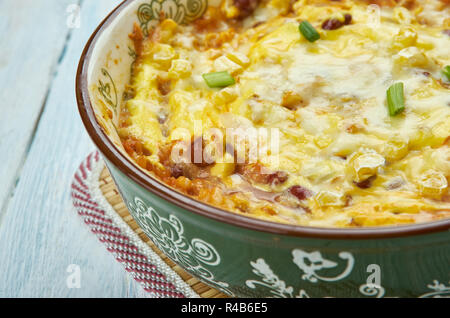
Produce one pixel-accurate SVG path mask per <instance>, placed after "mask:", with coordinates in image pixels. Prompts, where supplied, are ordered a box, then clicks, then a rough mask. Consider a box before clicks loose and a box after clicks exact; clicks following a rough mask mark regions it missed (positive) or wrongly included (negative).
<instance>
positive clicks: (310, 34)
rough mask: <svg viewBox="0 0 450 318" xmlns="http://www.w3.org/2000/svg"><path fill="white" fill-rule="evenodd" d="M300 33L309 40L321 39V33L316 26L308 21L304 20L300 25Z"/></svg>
mask: <svg viewBox="0 0 450 318" xmlns="http://www.w3.org/2000/svg"><path fill="white" fill-rule="evenodd" d="M298 28H299V30H300V33H301V34H303V36H304V37H305V38H306V39H307V40H308V41H309V42H314V41H317V40H318V39H320V34H319V33H318V32H317V31H316V29H314V27H313V26H312V25H311V23H309V22H308V21H302V23H300V25H299V27H298Z"/></svg>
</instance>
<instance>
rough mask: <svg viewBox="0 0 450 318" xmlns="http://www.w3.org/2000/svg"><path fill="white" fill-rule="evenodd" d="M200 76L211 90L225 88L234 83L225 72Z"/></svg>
mask: <svg viewBox="0 0 450 318" xmlns="http://www.w3.org/2000/svg"><path fill="white" fill-rule="evenodd" d="M202 76H203V79H204V80H205V82H206V84H207V85H208V86H209V87H211V88H214V87H226V86H230V85H233V84H234V83H236V81H235V80H234V78H233V77H232V76H231V75H230V74H229V73H228V72H227V71H224V72H213V73H207V74H203V75H202Z"/></svg>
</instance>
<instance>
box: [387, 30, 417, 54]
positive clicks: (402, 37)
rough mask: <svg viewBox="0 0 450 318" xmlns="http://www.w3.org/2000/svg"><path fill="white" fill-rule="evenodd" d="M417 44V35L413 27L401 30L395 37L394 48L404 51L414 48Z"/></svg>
mask: <svg viewBox="0 0 450 318" xmlns="http://www.w3.org/2000/svg"><path fill="white" fill-rule="evenodd" d="M416 42H417V33H416V31H414V29H413V28H411V27H404V28H401V29H400V31H399V32H398V33H397V35H395V36H394V40H393V43H392V48H393V49H395V50H402V49H404V48H406V47H409V46H413V45H415V44H416Z"/></svg>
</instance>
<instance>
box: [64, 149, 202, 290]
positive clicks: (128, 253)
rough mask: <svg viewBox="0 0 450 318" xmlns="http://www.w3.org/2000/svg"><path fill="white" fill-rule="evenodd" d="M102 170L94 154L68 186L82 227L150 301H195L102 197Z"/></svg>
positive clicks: (174, 274)
mask: <svg viewBox="0 0 450 318" xmlns="http://www.w3.org/2000/svg"><path fill="white" fill-rule="evenodd" d="M103 168H104V163H103V160H101V158H100V155H99V153H98V152H94V153H91V154H90V155H89V156H88V157H87V158H86V159H85V160H84V161H83V162H82V163H81V164H80V166H79V168H78V170H77V171H76V173H75V175H74V179H73V182H72V191H71V195H72V201H73V205H74V207H75V209H76V211H77V212H78V214H79V215H80V216H81V218H82V219H83V221H84V223H85V224H86V225H87V226H88V227H89V228H90V230H91V231H92V233H94V234H95V235H96V236H97V238H98V239H99V240H100V242H102V243H103V244H104V245H105V247H106V249H107V250H108V251H109V252H111V253H112V254H113V255H114V257H115V258H116V260H117V261H119V262H120V263H121V264H122V265H123V267H124V268H125V270H126V271H127V272H128V273H129V274H130V275H131V276H132V277H133V278H134V279H135V280H136V281H137V282H139V283H140V284H141V285H142V287H143V288H144V290H146V291H147V292H148V293H149V296H150V297H155V298H183V297H199V295H198V294H197V293H195V292H194V291H193V290H192V288H191V287H190V286H189V285H187V284H186V282H184V281H183V280H182V279H181V277H180V276H179V275H178V274H177V273H176V272H175V271H173V270H172V269H171V268H170V267H169V266H168V265H167V264H166V263H165V262H164V261H163V260H162V259H161V258H160V257H159V256H158V255H157V254H156V253H155V252H154V251H153V250H152V249H151V248H150V247H149V246H148V245H147V244H145V242H143V241H142V240H141V239H140V238H139V236H138V235H137V234H136V233H135V232H134V231H133V230H132V229H131V228H130V227H129V226H128V224H126V223H125V222H124V221H123V219H122V218H121V217H120V216H119V215H118V214H117V212H116V211H115V210H114V209H113V208H112V207H111V205H110V204H109V203H108V202H107V201H106V199H105V198H104V197H103V195H102V192H101V190H100V185H99V177H100V174H101V172H102V170H103Z"/></svg>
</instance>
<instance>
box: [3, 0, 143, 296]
mask: <svg viewBox="0 0 450 318" xmlns="http://www.w3.org/2000/svg"><path fill="white" fill-rule="evenodd" d="M119 2H120V0H78V1H77V0H0V109H1V115H0V159H1V164H0V177H1V179H0V208H1V210H0V297H145V296H146V293H145V292H144V291H143V289H142V288H141V287H140V286H139V285H138V284H137V283H136V282H135V281H134V280H132V279H131V278H130V277H128V275H127V274H126V272H125V270H124V269H123V268H122V266H121V265H120V264H119V263H118V262H117V261H115V259H114V257H113V255H112V254H110V253H109V252H107V251H106V249H105V247H104V246H103V245H102V244H101V243H100V242H99V241H97V238H96V237H95V236H94V235H93V234H91V233H90V232H89V231H88V229H87V227H86V226H84V225H83V224H82V222H81V221H80V219H79V218H78V216H77V215H76V212H74V210H73V208H72V205H71V201H70V183H71V180H72V176H73V173H74V171H75V170H76V168H77V166H78V165H79V163H80V162H81V160H82V159H84V157H85V156H86V155H87V154H88V153H89V152H90V151H92V150H93V149H94V147H93V144H92V143H91V141H90V139H89V137H88V136H87V134H86V133H85V131H84V128H83V126H82V123H81V120H80V118H79V115H78V111H77V108H76V101H75V92H74V91H75V73H76V68H77V64H78V59H79V57H80V55H81V51H82V49H83V46H84V44H85V43H86V41H87V39H88V38H89V36H90V34H91V33H92V32H93V30H94V29H95V27H96V26H97V25H98V24H99V23H100V21H101V20H102V19H103V18H104V17H105V16H106V15H107V13H108V12H110V11H111V10H112V9H113V8H114V7H115V6H117V5H118V4H119ZM77 6H78V8H80V12H79V13H80V21H79V22H80V24H79V28H76V27H77V23H76V22H77V19H76V14H77V10H76V8H77ZM68 11H69V12H68ZM69 26H71V27H69ZM73 27H75V28H73ZM70 264H76V265H78V266H79V267H80V270H81V286H80V287H81V288H79V289H78V288H68V287H67V284H66V280H67V277H68V275H69V273H68V272H67V268H68V266H69V265H70Z"/></svg>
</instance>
